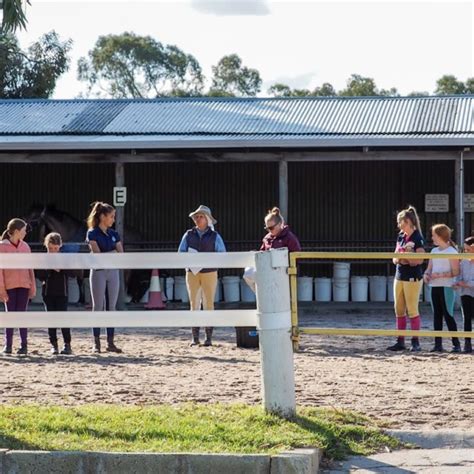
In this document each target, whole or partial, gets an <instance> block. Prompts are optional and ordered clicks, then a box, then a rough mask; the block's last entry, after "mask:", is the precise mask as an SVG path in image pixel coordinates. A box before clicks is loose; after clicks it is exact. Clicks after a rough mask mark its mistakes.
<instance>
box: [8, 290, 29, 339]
mask: <svg viewBox="0 0 474 474" xmlns="http://www.w3.org/2000/svg"><path fill="white" fill-rule="evenodd" d="M7 294H8V303H6V304H5V307H6V309H7V311H26V310H27V308H28V295H29V294H30V290H29V289H28V288H12V289H11V290H7ZM20 339H21V345H22V346H26V344H27V342H28V329H26V328H21V329H20ZM12 344H13V328H7V329H5V345H6V346H7V347H11V346H12Z"/></svg>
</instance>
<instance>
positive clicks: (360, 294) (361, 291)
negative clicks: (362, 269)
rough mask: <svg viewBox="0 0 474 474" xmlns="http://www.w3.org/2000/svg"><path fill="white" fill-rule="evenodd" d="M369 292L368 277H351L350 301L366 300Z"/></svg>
mask: <svg viewBox="0 0 474 474" xmlns="http://www.w3.org/2000/svg"><path fill="white" fill-rule="evenodd" d="M368 293H369V279H368V278H367V277H363V276H353V277H352V278H351V301H358V302H361V301H367V299H368V296H369V295H368Z"/></svg>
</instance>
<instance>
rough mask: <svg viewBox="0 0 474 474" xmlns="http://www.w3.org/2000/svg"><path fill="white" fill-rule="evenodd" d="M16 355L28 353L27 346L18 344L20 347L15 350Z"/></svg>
mask: <svg viewBox="0 0 474 474" xmlns="http://www.w3.org/2000/svg"><path fill="white" fill-rule="evenodd" d="M16 353H17V354H18V355H26V354H28V347H27V346H26V345H25V346H20V348H19V349H18V350H17V351H16Z"/></svg>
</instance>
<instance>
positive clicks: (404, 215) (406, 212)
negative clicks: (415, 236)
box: [397, 206, 422, 234]
mask: <svg viewBox="0 0 474 474" xmlns="http://www.w3.org/2000/svg"><path fill="white" fill-rule="evenodd" d="M406 220H409V221H410V222H411V223H412V225H413V227H415V229H416V230H417V231H418V232H419V233H420V234H422V232H421V224H420V218H419V217H418V213H417V212H416V209H415V207H414V206H408V207H407V208H406V209H403V211H400V212H399V213H398V214H397V223H398V224H400V222H401V221H406Z"/></svg>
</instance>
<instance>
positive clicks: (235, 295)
mask: <svg viewBox="0 0 474 474" xmlns="http://www.w3.org/2000/svg"><path fill="white" fill-rule="evenodd" d="M222 284H223V286H224V300H225V302H226V303H235V302H237V301H240V277H238V276H225V277H222Z"/></svg>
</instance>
